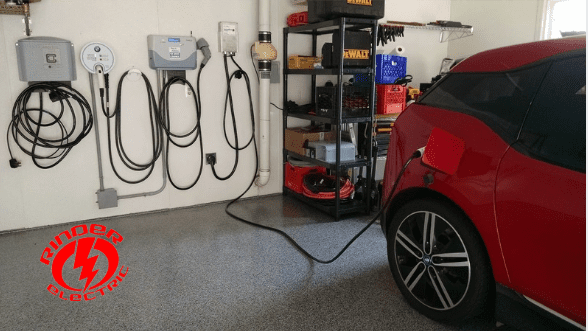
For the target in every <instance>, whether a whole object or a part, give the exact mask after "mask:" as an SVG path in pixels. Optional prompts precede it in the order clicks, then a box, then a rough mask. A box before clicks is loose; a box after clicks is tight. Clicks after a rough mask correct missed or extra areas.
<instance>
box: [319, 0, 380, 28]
mask: <svg viewBox="0 0 588 331" xmlns="http://www.w3.org/2000/svg"><path fill="white" fill-rule="evenodd" d="M385 5H386V0H308V21H309V22H310V23H315V22H320V21H326V20H330V19H333V18H337V17H343V16H345V17H361V18H382V17H384V14H385V12H386V10H385V9H386V8H385Z"/></svg>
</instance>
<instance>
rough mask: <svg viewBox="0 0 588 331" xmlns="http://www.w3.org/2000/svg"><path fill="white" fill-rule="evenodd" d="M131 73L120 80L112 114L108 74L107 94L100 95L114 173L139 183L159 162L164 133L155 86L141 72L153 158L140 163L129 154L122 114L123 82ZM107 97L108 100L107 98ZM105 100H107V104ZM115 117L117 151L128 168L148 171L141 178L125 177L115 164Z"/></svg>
mask: <svg viewBox="0 0 588 331" xmlns="http://www.w3.org/2000/svg"><path fill="white" fill-rule="evenodd" d="M128 74H129V71H126V72H125V73H123V74H122V76H121V77H120V80H119V81H118V89H117V93H116V105H115V107H114V112H113V113H112V114H110V109H109V95H110V93H109V90H110V86H109V85H110V84H109V77H108V74H106V75H104V78H105V92H106V93H105V95H104V96H102V95H101V96H100V102H101V105H102V112H103V113H104V116H106V130H107V133H108V155H109V156H110V166H111V167H112V170H113V171H114V174H115V175H116V177H118V178H119V179H120V180H122V181H123V182H125V183H127V184H138V183H141V182H143V181H145V180H146V179H147V178H148V177H149V176H150V175H151V173H152V172H153V169H154V168H155V163H156V162H157V159H158V158H159V157H160V156H161V151H162V148H163V135H162V131H161V128H160V127H159V125H158V124H157V101H156V99H155V94H154V93H153V88H152V87H151V83H150V82H149V79H148V78H147V76H145V74H143V73H141V76H142V77H143V81H144V82H145V89H146V91H147V99H148V101H149V119H150V121H151V142H152V154H151V159H150V160H149V161H147V162H145V163H139V162H135V161H133V160H132V159H131V158H130V157H129V156H128V154H127V152H126V150H125V148H124V145H123V142H122V120H121V118H122V115H121V107H122V106H121V103H122V96H123V82H124V79H125V77H127V75H128ZM105 99H106V100H105ZM105 101H106V105H105ZM112 118H114V122H115V123H114V140H115V146H116V151H117V153H118V156H119V159H120V160H121V162H122V163H123V164H124V166H125V167H127V168H128V169H130V170H132V171H136V172H144V171H147V172H146V173H145V175H144V176H142V177H141V178H139V179H136V180H131V179H128V178H124V177H123V176H122V175H121V174H120V173H119V171H118V170H117V169H116V166H115V165H114V159H113V153H112V142H111V124H110V120H111V119H112Z"/></svg>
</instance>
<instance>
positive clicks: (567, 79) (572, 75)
mask: <svg viewBox="0 0 588 331" xmlns="http://www.w3.org/2000/svg"><path fill="white" fill-rule="evenodd" d="M519 141H520V142H521V144H522V145H523V146H524V147H525V149H526V150H527V151H528V152H529V153H530V154H531V156H534V157H536V158H539V159H541V160H544V161H546V162H550V163H553V164H556V165H560V166H563V167H566V168H569V169H572V170H576V171H581V172H586V53H585V52H584V56H578V57H574V58H571V59H570V58H568V59H565V60H560V61H556V62H554V63H553V65H552V67H551V69H550V70H549V72H548V73H547V76H546V77H545V80H544V81H543V84H542V85H541V88H540V89H539V93H538V94H537V97H536V98H535V101H534V102H533V106H532V107H531V109H530V110H529V114H528V115H527V119H526V120H525V123H524V125H523V129H522V130H521V136H520V139H519Z"/></svg>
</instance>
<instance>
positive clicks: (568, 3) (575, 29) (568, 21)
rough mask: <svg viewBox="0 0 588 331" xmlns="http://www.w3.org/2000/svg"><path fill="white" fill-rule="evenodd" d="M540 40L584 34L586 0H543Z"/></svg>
mask: <svg viewBox="0 0 588 331" xmlns="http://www.w3.org/2000/svg"><path fill="white" fill-rule="evenodd" d="M543 6H544V9H543V22H542V23H543V29H542V32H541V39H555V38H561V37H568V36H571V35H577V34H585V33H586V0H545V1H544V5H543Z"/></svg>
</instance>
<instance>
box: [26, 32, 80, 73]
mask: <svg viewBox="0 0 588 331" xmlns="http://www.w3.org/2000/svg"><path fill="white" fill-rule="evenodd" d="M16 59H17V62H18V78H19V79H20V80H21V81H23V82H48V81H53V82H64V81H74V80H76V65H75V55H74V45H73V44H72V43H71V41H69V40H65V39H60V38H54V37H30V38H25V39H20V40H19V41H18V42H17V43H16Z"/></svg>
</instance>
